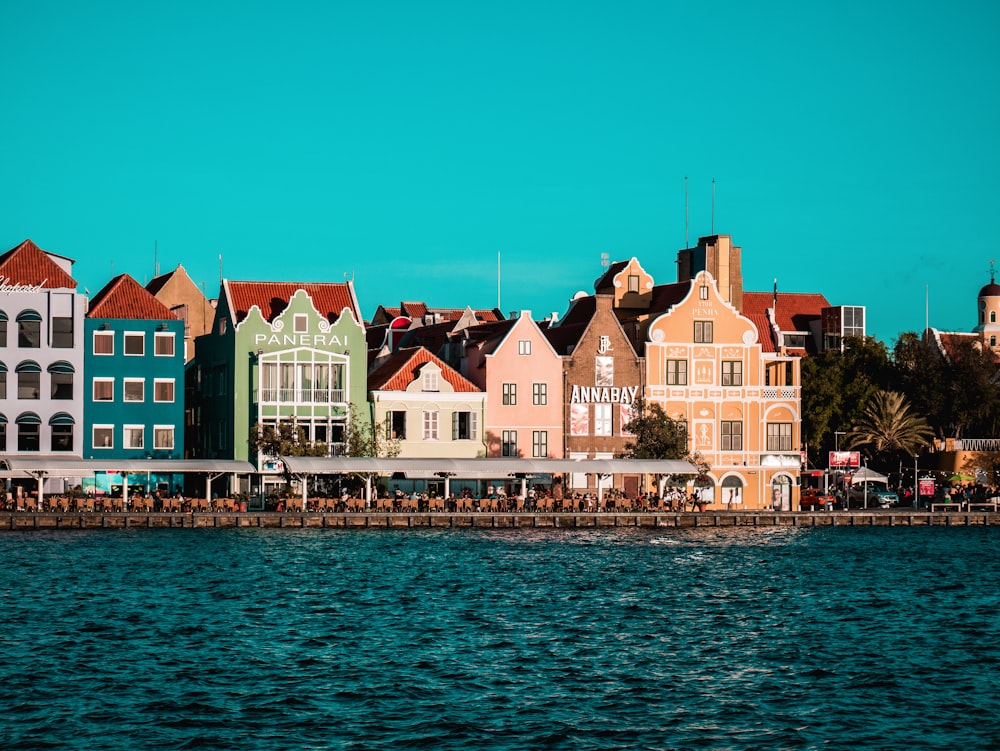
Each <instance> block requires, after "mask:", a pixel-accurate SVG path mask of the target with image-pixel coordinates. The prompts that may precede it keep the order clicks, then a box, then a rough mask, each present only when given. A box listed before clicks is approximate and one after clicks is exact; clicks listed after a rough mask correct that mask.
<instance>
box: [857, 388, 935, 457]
mask: <svg viewBox="0 0 1000 751" xmlns="http://www.w3.org/2000/svg"><path fill="white" fill-rule="evenodd" d="M933 436H934V431H933V430H932V429H931V427H930V425H928V424H927V420H925V419H924V418H923V417H920V416H919V415H915V414H913V413H912V412H910V405H909V404H908V403H907V401H906V397H904V396H903V395H902V394H900V393H899V392H897V391H876V392H875V393H874V394H873V395H872V398H871V399H870V400H869V402H868V405H867V406H866V407H865V410H864V412H863V413H862V415H861V419H860V420H859V421H858V424H857V425H856V426H855V427H854V428H853V429H851V431H850V432H849V433H848V434H847V438H846V442H845V445H846V446H847V447H848V448H851V449H853V448H858V447H860V446H871V447H872V449H873V450H874V453H875V454H882V455H885V454H891V453H895V452H903V453H905V454H907V455H908V456H915V455H916V454H918V453H919V452H920V450H921V449H922V448H924V447H925V446H926V445H928V444H929V443H930V442H931V438H932V437H933Z"/></svg>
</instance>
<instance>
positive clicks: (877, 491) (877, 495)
mask: <svg viewBox="0 0 1000 751" xmlns="http://www.w3.org/2000/svg"><path fill="white" fill-rule="evenodd" d="M847 497H848V500H849V501H850V504H851V507H852V508H865V507H866V504H865V486H864V485H863V484H860V485H852V486H851V489H850V491H848V493H847ZM898 505H899V496H898V495H896V492H895V491H893V490H889V489H888V488H886V487H884V486H882V485H874V486H873V485H871V484H870V483H869V485H868V503H867V508H890V507H892V506H898Z"/></svg>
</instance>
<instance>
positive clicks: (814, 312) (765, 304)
mask: <svg viewBox="0 0 1000 751" xmlns="http://www.w3.org/2000/svg"><path fill="white" fill-rule="evenodd" d="M829 307H830V303H829V301H827V299H826V298H825V297H823V295H820V294H815V293H809V292H778V301H777V304H775V300H774V293H773V292H744V293H743V310H742V311H741V312H742V313H743V315H745V316H746V317H747V318H749V317H750V316H751V315H767V309H768V308H774V310H775V316H776V320H777V323H778V328H779V329H781V330H782V331H783V332H785V333H788V332H790V331H805V332H811V330H812V329H811V327H810V323H811V322H812V321H815V320H818V319H819V318H820V315H821V314H822V311H823V308H829Z"/></svg>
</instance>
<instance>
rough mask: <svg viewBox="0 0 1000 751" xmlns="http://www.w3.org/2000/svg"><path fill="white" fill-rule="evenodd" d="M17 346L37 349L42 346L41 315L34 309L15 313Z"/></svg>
mask: <svg viewBox="0 0 1000 751" xmlns="http://www.w3.org/2000/svg"><path fill="white" fill-rule="evenodd" d="M17 346H18V347H27V348H29V349H37V348H39V347H41V346H42V317H41V316H40V315H39V314H38V312H37V311H35V310H22V311H21V312H20V313H18V314H17Z"/></svg>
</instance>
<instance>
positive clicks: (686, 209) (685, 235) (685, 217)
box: [684, 175, 691, 248]
mask: <svg viewBox="0 0 1000 751" xmlns="http://www.w3.org/2000/svg"><path fill="white" fill-rule="evenodd" d="M684 247H685V248H690V247H691V243H690V242H688V176H687V175H684Z"/></svg>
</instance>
